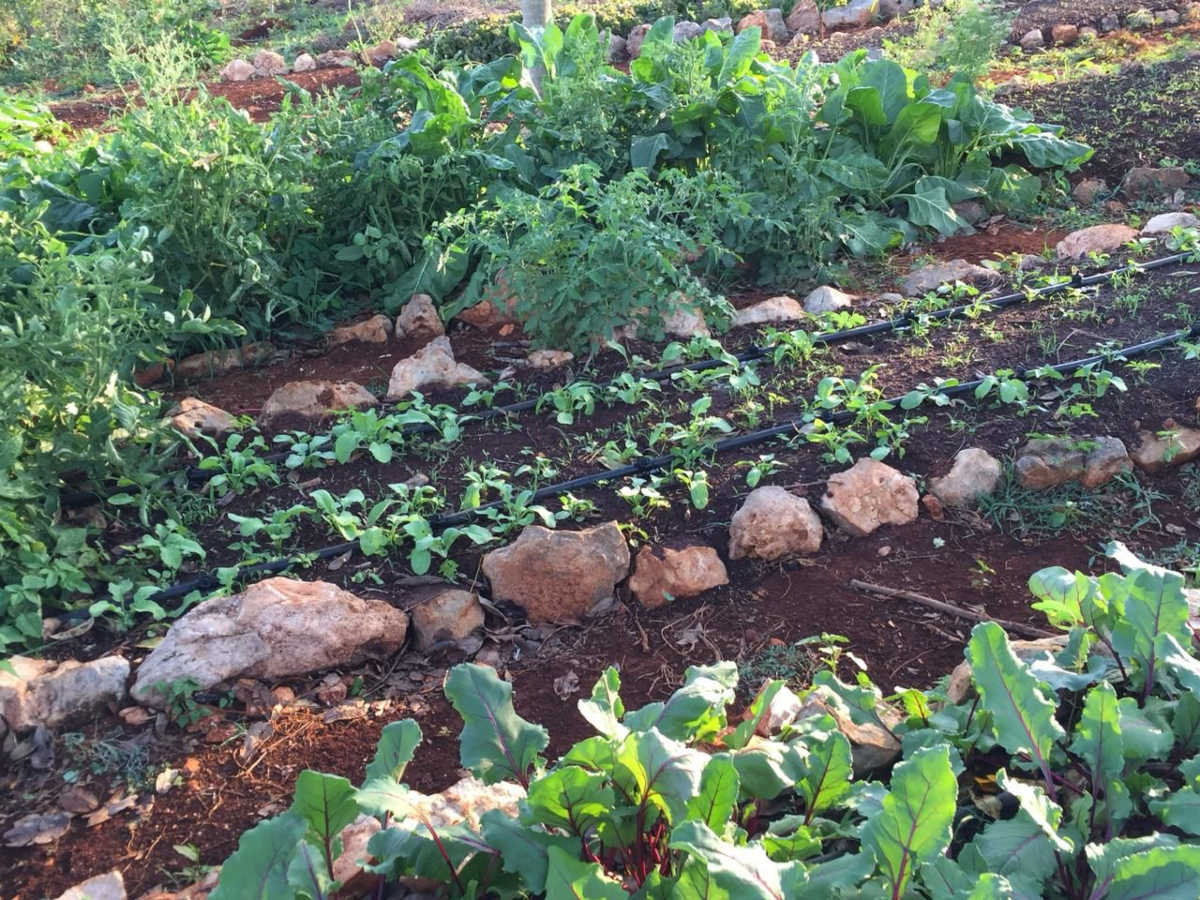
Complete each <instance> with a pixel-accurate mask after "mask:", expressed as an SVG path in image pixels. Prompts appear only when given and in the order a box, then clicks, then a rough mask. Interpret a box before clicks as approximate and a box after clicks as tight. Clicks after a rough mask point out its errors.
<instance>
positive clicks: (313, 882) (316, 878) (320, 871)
mask: <svg viewBox="0 0 1200 900" xmlns="http://www.w3.org/2000/svg"><path fill="white" fill-rule="evenodd" d="M288 884H289V885H291V886H292V887H294V888H295V889H296V890H297V892H299V895H300V896H301V897H307V898H309V900H326V898H328V897H329V895H330V894H332V893H333V892H334V891H336V890H337V889H338V888H339V887H340V886H341V885H340V884H339V883H338V882H336V881H334V880H333V876H332V875H331V874H330V873H329V866H328V865H327V864H326V862H325V854H324V853H322V852H321V851H320V850H318V849H317V848H316V847H314V846H313V845H312V844H310V843H308V842H307V841H301V842H300V846H299V847H298V848H297V851H296V855H295V856H293V857H292V863H291V865H290V866H288Z"/></svg>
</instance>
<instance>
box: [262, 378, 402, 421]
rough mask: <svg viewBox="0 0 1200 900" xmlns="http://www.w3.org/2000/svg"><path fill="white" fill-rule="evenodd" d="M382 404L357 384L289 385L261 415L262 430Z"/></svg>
mask: <svg viewBox="0 0 1200 900" xmlns="http://www.w3.org/2000/svg"><path fill="white" fill-rule="evenodd" d="M378 405H379V400H378V399H376V398H375V396H374V395H373V394H372V393H371V392H370V391H368V390H367V389H366V388H365V387H363V386H362V385H361V384H356V383H355V382H353V381H289V382H288V383H287V384H285V385H284V386H283V387H281V388H277V389H276V390H275V392H274V393H273V394H271V396H270V397H268V398H267V402H266V403H264V404H263V408H262V412H260V413H259V415H258V424H259V427H261V428H263V429H266V430H270V429H273V428H278V427H280V426H286V425H289V424H290V423H291V422H293V421H296V420H300V421H301V422H316V421H320V420H321V419H324V418H326V417H328V416H329V414H330V412H332V411H334V410H340V409H366V408H367V407H369V406H378Z"/></svg>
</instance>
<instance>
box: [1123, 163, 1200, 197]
mask: <svg viewBox="0 0 1200 900" xmlns="http://www.w3.org/2000/svg"><path fill="white" fill-rule="evenodd" d="M1191 180H1192V179H1191V176H1190V175H1188V173H1187V170H1186V169H1184V168H1183V167H1182V166H1165V167H1163V168H1159V169H1151V168H1146V167H1138V168H1134V169H1130V170H1129V172H1128V174H1126V176H1125V179H1124V180H1123V181H1122V182H1121V191H1122V192H1123V193H1124V194H1125V196H1126V197H1128V198H1129V199H1130V200H1144V199H1146V198H1148V197H1170V196H1172V195H1173V194H1174V193H1175V192H1176V191H1178V190H1182V189H1183V188H1186V187H1187V186H1188V184H1189V183H1190V182H1191Z"/></svg>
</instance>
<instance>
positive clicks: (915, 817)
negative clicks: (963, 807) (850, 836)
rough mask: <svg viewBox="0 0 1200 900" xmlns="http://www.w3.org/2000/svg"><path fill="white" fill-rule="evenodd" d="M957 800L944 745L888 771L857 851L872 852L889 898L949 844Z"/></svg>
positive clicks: (863, 828) (918, 753)
mask: <svg viewBox="0 0 1200 900" xmlns="http://www.w3.org/2000/svg"><path fill="white" fill-rule="evenodd" d="M957 801H958V783H957V781H956V780H955V778H954V772H953V771H952V770H951V768H950V755H949V753H948V752H947V748H946V747H945V746H942V747H927V748H925V749H922V750H919V751H917V752H916V753H915V754H913V756H912V758H911V759H907V760H905V761H904V762H902V763H899V764H898V765H897V766H896V768H895V769H893V770H892V781H891V789H890V790H889V791H888V795H887V796H886V797H885V798H884V800H883V808H882V810H881V811H880V812H879V814H878V815H876V816H874V817H872V818H871V819H869V820H868V821H867V822H866V824H865V825H863V827H862V831H861V834H862V844H863V847H864V848H866V849H869V850H871V851H872V852H873V853H874V854H875V860H876V864H877V865H878V866H879V869H880V870H881V871H882V873H883V875H884V878H885V879H886V880H887V882H888V885H889V888H890V891H891V893H892V896H895V897H900V896H902V895H903V894H904V887H905V885H907V884H908V883H909V881H910V880H911V879H912V876H913V872H914V871H915V870H916V868H917V867H918V866H919V865H920V864H921V863H922V862H925V861H928V860H930V859H932V858H933V857H935V856H937V855H939V854H941V853H942V852H943V851H944V850H945V849H946V848H947V847H948V846H949V845H950V828H951V825H953V823H954V813H955V809H956V808H957Z"/></svg>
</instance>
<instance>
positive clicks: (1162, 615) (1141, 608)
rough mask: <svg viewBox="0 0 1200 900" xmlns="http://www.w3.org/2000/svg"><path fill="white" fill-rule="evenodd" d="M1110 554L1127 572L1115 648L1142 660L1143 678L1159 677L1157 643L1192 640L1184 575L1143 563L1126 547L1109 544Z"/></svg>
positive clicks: (1122, 654) (1140, 662)
mask: <svg viewBox="0 0 1200 900" xmlns="http://www.w3.org/2000/svg"><path fill="white" fill-rule="evenodd" d="M1108 555H1109V556H1110V557H1112V558H1113V559H1115V560H1116V561H1117V562H1118V563H1120V565H1121V568H1122V569H1124V570H1125V577H1124V583H1123V585H1122V587H1123V589H1124V597H1123V606H1124V610H1123V615H1122V616H1121V618H1120V620H1119V621H1118V622H1117V623H1116V624H1115V625H1114V627H1113V634H1112V643H1113V649H1114V650H1115V651H1116V652H1117V653H1118V654H1119V655H1120V656H1122V657H1125V658H1127V659H1128V658H1130V657H1132V658H1134V659H1136V660H1137V661H1138V663H1139V666H1140V668H1141V671H1142V675H1143V677H1144V678H1145V679H1146V680H1147V681H1148V682H1149V683H1150V684H1151V685H1152V684H1153V683H1154V678H1155V670H1154V667H1155V641H1156V640H1157V638H1158V636H1159V635H1160V634H1169V635H1172V636H1174V637H1175V638H1177V639H1178V640H1179V641H1180V642H1181V643H1183V642H1188V641H1190V640H1191V631H1190V629H1189V628H1188V624H1187V621H1188V615H1189V612H1188V602H1187V597H1186V595H1185V594H1184V592H1183V589H1184V580H1183V576H1182V575H1180V574H1179V573H1178V572H1171V571H1168V570H1167V569H1163V568H1160V567H1158V566H1151V565H1148V564H1146V563H1143V562H1142V561H1141V560H1140V559H1138V558H1137V557H1136V556H1134V555H1133V554H1132V553H1130V552H1129V550H1128V549H1126V547H1125V546H1124V545H1122V544H1119V543H1114V544H1111V545H1109V548H1108Z"/></svg>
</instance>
